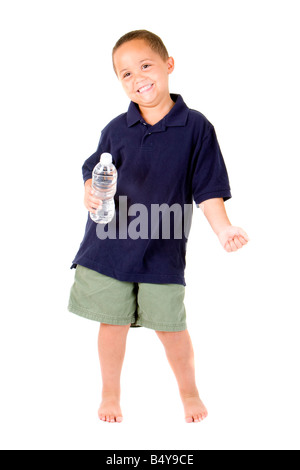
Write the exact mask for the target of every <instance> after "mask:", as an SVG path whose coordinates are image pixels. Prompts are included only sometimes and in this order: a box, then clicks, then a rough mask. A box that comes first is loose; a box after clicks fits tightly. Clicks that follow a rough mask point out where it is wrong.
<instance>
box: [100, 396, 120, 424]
mask: <svg viewBox="0 0 300 470" xmlns="http://www.w3.org/2000/svg"><path fill="white" fill-rule="evenodd" d="M98 416H99V418H100V419H101V421H106V422H108V423H121V422H122V421H123V416H122V411H121V407H120V401H119V400H118V399H117V398H115V397H105V398H103V399H102V402H101V405H100V408H99V411H98Z"/></svg>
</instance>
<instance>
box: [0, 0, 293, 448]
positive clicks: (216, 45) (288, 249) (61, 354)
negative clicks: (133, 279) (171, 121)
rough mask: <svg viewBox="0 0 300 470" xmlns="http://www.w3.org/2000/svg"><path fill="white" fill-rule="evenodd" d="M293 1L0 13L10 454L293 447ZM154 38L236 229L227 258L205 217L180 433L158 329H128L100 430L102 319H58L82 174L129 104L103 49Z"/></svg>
mask: <svg viewBox="0 0 300 470" xmlns="http://www.w3.org/2000/svg"><path fill="white" fill-rule="evenodd" d="M298 3H299V2H297V1H291V0H284V1H276V0H272V1H267V0H259V1H253V0H252V1H251V2H250V1H241V0H227V1H223V0H220V1H217V0H210V1H209V2H208V1H199V0H197V1H188V0H187V1H186V2H182V1H180V2H179V1H176V0H172V1H170V0H165V1H161V0H160V1H156V0H152V1H151V2H140V1H130V2H124V1H121V2H114V1H111V2H102V1H100V0H98V1H96V0H84V1H83V0H82V1H77V0H72V1H68V0H59V1H55V0H51V1H45V0H43V1H41V0H37V1H33V0H27V1H26V2H24V1H14V0H11V1H9V2H8V1H1V8H0V40H1V46H2V51H1V70H2V71H1V78H0V79H1V139H0V145H1V186H0V187H1V219H2V222H1V272H2V276H1V331H0V335H1V337H0V347H1V351H0V352H1V372H0V373H1V389H0V390H1V400H0V412H1V416H0V434H1V435H0V446H1V448H3V449H105V450H112V449H123V450H124V449H130V450H133V449H161V450H162V449H170V450H174V449H185V450H192V449H207V450H208V449H215V450H219V449H235V450H237V449H292V448H294V449H295V448H297V449H299V436H300V433H299V422H300V406H299V392H300V383H299V353H300V347H299V327H300V320H299V312H300V309H299V300H298V289H299V240H298V239H299V204H298V197H299V138H298V133H299V104H300V103H299V101H300V100H299V83H300V76H299V75H300V74H299V68H298V65H299V48H298V45H299V40H300V38H299V19H298V16H297V14H296V8H297V7H298ZM133 29H149V30H150V31H153V32H155V33H156V34H158V35H159V36H161V37H162V39H163V41H164V42H165V44H166V46H167V49H168V52H169V54H170V55H172V56H173V57H174V59H175V65H176V68H175V71H174V73H173V75H172V76H171V77H170V91H171V92H173V93H180V94H181V95H182V96H183V98H184V100H185V102H186V103H187V105H188V106H189V107H190V108H194V109H197V110H199V111H201V112H202V113H203V114H204V115H205V116H206V117H207V118H208V119H209V120H210V121H211V122H212V123H213V125H214V126H215V129H216V132H217V136H218V139H219V143H220V146H221V149H222V153H223V156H224V159H225V162H226V166H227V170H228V173H229V177H230V184H231V189H232V196H233V197H232V199H231V200H229V201H228V202H226V203H225V204H226V209H227V213H228V216H229V218H230V220H231V223H232V224H233V225H238V226H240V227H242V228H243V229H244V230H245V231H246V232H247V233H248V235H249V237H250V242H249V243H248V245H247V246H245V247H243V248H242V249H241V250H239V251H238V252H236V253H227V252H225V251H224V250H223V248H222V247H221V245H220V243H219V241H218V239H217V237H216V236H215V234H214V233H213V231H212V230H211V228H210V226H209V224H208V222H207V220H206V219H205V217H204V215H203V214H202V212H201V210H200V209H198V210H195V211H194V219H193V226H192V231H191V234H190V239H189V243H188V254H187V269H186V281H187V288H186V308H187V314H188V327H189V331H190V334H191V337H192V340H193V344H194V349H195V358H196V367H197V381H198V387H199V390H200V394H201V396H202V399H203V401H204V402H205V404H206V406H207V408H208V412H209V417H208V418H207V419H206V420H205V421H204V422H202V423H201V424H186V423H185V421H184V414H183V409H182V405H181V401H180V397H179V394H178V390H177V384H176V382H175V378H174V376H173V373H172V371H171V369H170V367H169V364H168V363H167V360H166V358H165V354H164V350H163V347H162V345H161V343H160V342H159V340H158V338H157V336H156V334H155V332H154V331H152V330H147V329H145V328H140V329H134V330H130V332H129V336H128V347H127V353H126V358H125V363H124V369H123V375H122V388H123V394H122V410H123V414H124V422H123V423H122V424H121V425H118V424H115V425H112V424H107V423H102V422H100V421H99V420H98V417H97V409H98V406H99V403H100V395H101V378H100V370H99V363H98V356H97V335H98V324H97V323H96V322H92V321H89V320H86V319H83V318H81V317H78V316H76V315H73V314H71V313H69V312H68V311H67V303H68V296H69V291H70V288H71V285H72V283H73V277H74V271H73V270H72V271H71V270H70V269H69V268H70V265H71V262H72V260H73V258H74V256H75V254H76V252H77V250H78V248H79V244H80V242H81V240H82V237H83V234H84V228H85V223H86V217H87V213H86V210H85V208H84V206H83V185H82V176H81V166H82V163H83V161H84V160H85V159H86V158H88V157H89V156H90V155H91V154H92V153H93V152H94V151H95V150H96V147H97V144H98V140H99V136H100V131H101V129H102V128H103V127H104V126H105V125H106V124H107V123H108V122H109V121H110V120H111V119H112V118H113V117H115V116H117V115H118V114H120V113H122V112H125V111H126V110H127V108H128V104H129V101H128V98H127V97H126V95H125V94H124V92H123V90H122V88H121V85H120V83H119V82H118V80H117V79H116V77H115V75H114V72H113V69H112V67H111V49H112V47H113V45H114V44H115V42H116V41H117V39H118V38H119V37H120V36H122V35H123V34H124V33H126V32H128V31H131V30H133Z"/></svg>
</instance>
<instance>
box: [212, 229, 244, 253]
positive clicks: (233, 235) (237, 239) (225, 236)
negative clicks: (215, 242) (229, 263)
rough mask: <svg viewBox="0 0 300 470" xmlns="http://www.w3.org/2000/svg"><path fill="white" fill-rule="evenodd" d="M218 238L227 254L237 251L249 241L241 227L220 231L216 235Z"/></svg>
mask: <svg viewBox="0 0 300 470" xmlns="http://www.w3.org/2000/svg"><path fill="white" fill-rule="evenodd" d="M218 238H219V240H220V243H221V245H222V246H223V248H224V249H225V250H226V251H228V252H230V251H237V250H238V249H239V248H242V247H243V246H244V245H246V244H247V243H248V241H249V237H248V235H247V233H246V232H245V231H244V230H243V229H242V228H241V227H233V226H232V225H228V227H225V228H224V229H222V230H221V231H220V232H219V233H218Z"/></svg>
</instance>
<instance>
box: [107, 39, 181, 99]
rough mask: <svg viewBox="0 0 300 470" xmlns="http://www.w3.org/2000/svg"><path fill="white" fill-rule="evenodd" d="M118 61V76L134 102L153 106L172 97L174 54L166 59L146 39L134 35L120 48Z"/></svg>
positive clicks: (115, 55) (115, 61) (117, 54)
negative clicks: (170, 85)
mask: <svg viewBox="0 0 300 470" xmlns="http://www.w3.org/2000/svg"><path fill="white" fill-rule="evenodd" d="M114 64H115V69H116V73H117V76H118V79H119V80H120V82H121V84H122V86H123V88H124V91H125V93H126V94H127V96H128V97H129V98H130V100H132V101H133V102H135V103H137V104H138V105H140V106H145V107H150V106H156V105H157V104H159V103H160V102H161V101H162V100H163V99H166V97H168V98H169V75H170V73H172V72H173V70H174V59H173V58H172V57H169V58H168V59H167V60H166V61H164V60H163V59H162V58H161V57H160V55H158V54H157V53H156V52H154V51H153V50H152V49H151V48H150V46H149V45H148V44H147V43H146V42H145V41H144V40H141V39H134V40H132V41H128V42H126V43H124V44H122V46H120V47H119V48H118V49H117V50H116V52H115V54H114Z"/></svg>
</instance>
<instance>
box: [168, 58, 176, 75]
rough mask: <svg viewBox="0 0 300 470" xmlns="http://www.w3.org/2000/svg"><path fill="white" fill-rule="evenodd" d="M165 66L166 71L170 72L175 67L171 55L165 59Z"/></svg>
mask: <svg viewBox="0 0 300 470" xmlns="http://www.w3.org/2000/svg"><path fill="white" fill-rule="evenodd" d="M167 67H168V73H169V74H170V73H172V72H173V70H174V67H175V63H174V59H173V57H169V58H168V60H167Z"/></svg>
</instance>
